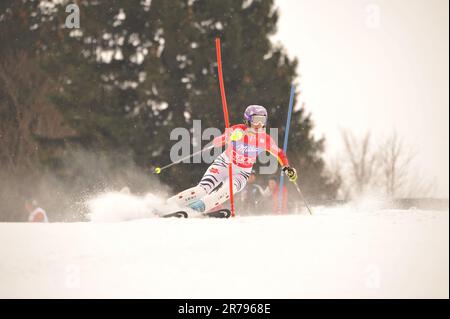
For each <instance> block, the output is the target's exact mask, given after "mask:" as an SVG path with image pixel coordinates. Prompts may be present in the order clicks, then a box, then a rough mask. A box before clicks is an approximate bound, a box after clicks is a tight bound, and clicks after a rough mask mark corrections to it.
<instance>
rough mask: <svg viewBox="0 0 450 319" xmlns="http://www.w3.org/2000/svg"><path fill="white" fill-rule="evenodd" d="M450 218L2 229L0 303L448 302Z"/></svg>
mask: <svg viewBox="0 0 450 319" xmlns="http://www.w3.org/2000/svg"><path fill="white" fill-rule="evenodd" d="M135 208H136V207H135ZM448 216H449V214H448V211H447V212H433V211H420V210H403V211H402V210H381V209H378V210H370V209H367V210H361V209H360V210H358V209H354V208H351V207H341V208H317V207H316V208H315V209H314V215H313V216H309V215H303V214H301V215H288V216H258V217H236V218H232V219H228V220H224V219H199V218H192V219H176V218H171V219H163V218H147V219H134V220H131V221H116V222H98V221H97V222H80V223H50V224H28V223H0V298H449V218H448ZM122 217H123V216H122ZM140 217H142V216H140ZM100 220H101V218H100Z"/></svg>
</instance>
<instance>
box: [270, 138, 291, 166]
mask: <svg viewBox="0 0 450 319" xmlns="http://www.w3.org/2000/svg"><path fill="white" fill-rule="evenodd" d="M265 146H266V151H267V152H269V153H270V154H272V155H273V156H275V157H276V158H277V160H278V162H279V163H280V165H281V166H282V167H286V166H289V161H288V159H287V156H286V154H285V153H284V151H283V150H282V149H281V148H279V147H278V146H277V144H276V143H275V141H274V140H273V139H272V137H271V136H270V135H266V144H265Z"/></svg>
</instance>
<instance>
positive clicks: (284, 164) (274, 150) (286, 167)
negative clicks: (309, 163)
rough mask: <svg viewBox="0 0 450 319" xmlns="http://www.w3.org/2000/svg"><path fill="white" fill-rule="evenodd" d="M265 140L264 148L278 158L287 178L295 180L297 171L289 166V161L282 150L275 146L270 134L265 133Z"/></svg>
mask: <svg viewBox="0 0 450 319" xmlns="http://www.w3.org/2000/svg"><path fill="white" fill-rule="evenodd" d="M266 141H267V142H266V150H267V151H268V152H269V153H270V154H272V155H274V156H275V157H276V158H277V159H278V162H279V163H280V165H281V167H282V168H283V172H284V173H285V174H286V175H287V176H288V177H289V180H290V181H292V182H295V181H296V180H297V171H296V170H295V168H293V167H290V166H289V161H288V159H287V156H286V154H285V153H284V151H283V150H282V149H281V148H279V147H278V146H277V144H276V143H275V141H274V140H273V139H272V137H271V136H270V135H267V139H266Z"/></svg>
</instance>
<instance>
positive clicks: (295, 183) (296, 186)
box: [292, 181, 312, 215]
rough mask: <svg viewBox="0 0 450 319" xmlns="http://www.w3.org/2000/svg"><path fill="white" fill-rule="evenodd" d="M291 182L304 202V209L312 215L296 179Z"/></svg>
mask: <svg viewBox="0 0 450 319" xmlns="http://www.w3.org/2000/svg"><path fill="white" fill-rule="evenodd" d="M292 183H294V185H295V188H296V189H297V192H298V193H299V194H300V197H301V198H302V200H303V202H304V203H305V206H306V209H308V212H309V214H310V215H312V211H311V208H309V205H308V202H307V201H306V199H305V196H303V193H302V191H301V189H300V187H299V186H298V184H297V181H292Z"/></svg>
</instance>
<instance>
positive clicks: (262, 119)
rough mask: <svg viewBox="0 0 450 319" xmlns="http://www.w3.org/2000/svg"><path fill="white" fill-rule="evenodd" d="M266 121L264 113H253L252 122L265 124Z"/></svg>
mask: <svg viewBox="0 0 450 319" xmlns="http://www.w3.org/2000/svg"><path fill="white" fill-rule="evenodd" d="M266 122H267V118H266V117H265V116H264V115H253V116H252V121H251V123H252V124H258V123H259V124H261V125H266Z"/></svg>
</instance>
